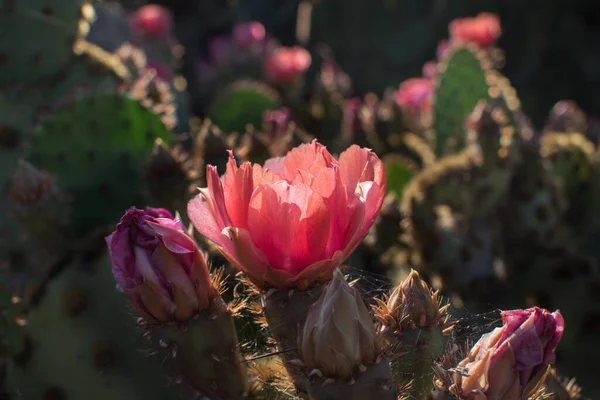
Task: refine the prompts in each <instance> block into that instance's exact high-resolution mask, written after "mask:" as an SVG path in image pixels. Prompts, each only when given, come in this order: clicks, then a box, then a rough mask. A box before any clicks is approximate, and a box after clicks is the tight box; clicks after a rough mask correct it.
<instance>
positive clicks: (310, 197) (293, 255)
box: [248, 181, 329, 274]
mask: <svg viewBox="0 0 600 400" xmlns="http://www.w3.org/2000/svg"><path fill="white" fill-rule="evenodd" d="M248 231H249V232H250V236H251V237H252V241H253V242H254V244H255V245H256V247H257V248H258V249H260V250H261V251H262V252H263V253H264V255H265V257H266V258H267V260H268V262H269V265H270V266H271V267H272V268H274V269H283V270H287V271H289V272H291V273H293V274H296V273H298V272H300V271H302V269H304V268H306V267H307V266H309V265H311V264H312V263H314V262H316V261H318V260H320V259H321V258H322V255H323V253H324V250H325V248H326V246H327V236H328V234H329V212H328V210H327V207H326V206H325V202H324V201H323V199H322V198H321V196H319V195H318V194H317V193H315V192H313V191H312V190H311V189H310V188H309V187H308V186H306V185H302V184H299V185H294V186H291V185H289V184H288V183H287V182H285V181H281V182H277V183H274V184H270V185H264V186H261V187H259V188H257V189H256V191H255V192H254V194H253V195H252V199H251V200H250V209H249V212H248Z"/></svg>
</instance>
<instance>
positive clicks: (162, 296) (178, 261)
mask: <svg viewBox="0 0 600 400" xmlns="http://www.w3.org/2000/svg"><path fill="white" fill-rule="evenodd" d="M106 243H107V245H108V250H109V253H110V257H111V259H112V264H113V267H112V272H113V276H114V277H115V280H116V282H117V284H118V285H119V287H120V289H121V290H122V291H123V292H124V293H125V295H126V296H127V297H128V298H129V300H130V302H131V305H132V306H133V308H134V309H135V310H136V311H137V312H138V313H139V314H140V315H141V316H142V317H144V319H146V320H147V321H148V322H149V323H165V322H171V321H182V322H183V321H186V320H188V319H190V318H192V317H193V316H194V315H195V314H196V313H197V312H198V311H202V310H204V309H206V308H208V306H209V304H210V302H211V300H212V299H213V298H214V297H215V296H216V294H217V293H216V290H215V289H214V288H213V285H212V282H211V279H210V275H209V272H208V268H207V266H206V262H205V260H204V257H203V256H202V254H201V253H200V250H199V249H198V247H197V246H196V243H195V242H194V240H193V239H192V238H191V237H190V236H188V234H187V233H186V232H185V231H184V227H183V224H182V223H181V221H179V219H177V218H173V216H172V215H171V214H170V213H169V212H168V211H167V210H164V209H160V208H150V207H147V208H146V210H145V211H144V210H138V209H136V208H134V207H132V208H130V209H129V210H127V212H126V213H125V215H124V216H123V217H122V218H121V221H120V222H119V224H118V225H117V227H116V230H115V231H114V232H113V233H112V234H111V235H110V236H108V237H107V238H106Z"/></svg>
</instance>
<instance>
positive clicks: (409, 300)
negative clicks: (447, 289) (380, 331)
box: [376, 271, 445, 331]
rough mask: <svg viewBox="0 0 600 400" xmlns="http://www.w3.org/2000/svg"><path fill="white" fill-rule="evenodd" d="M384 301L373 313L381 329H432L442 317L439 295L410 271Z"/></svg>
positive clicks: (416, 274)
mask: <svg viewBox="0 0 600 400" xmlns="http://www.w3.org/2000/svg"><path fill="white" fill-rule="evenodd" d="M386 300H387V301H385V303H384V302H383V301H381V302H379V304H378V308H377V310H378V312H377V313H376V314H377V317H378V319H380V320H381V321H382V322H383V324H384V326H389V327H393V328H394V329H395V330H399V331H403V330H405V329H414V328H426V327H433V326H436V325H438V324H439V323H440V322H441V321H442V319H443V318H444V317H445V313H444V309H443V308H442V309H441V310H440V302H439V300H438V293H437V292H433V291H432V290H431V289H430V288H429V286H428V285H427V283H425V281H424V280H422V279H421V277H420V276H419V274H418V273H417V272H416V271H411V273H410V274H409V275H408V277H407V278H406V279H405V280H404V281H403V282H402V283H401V284H400V285H398V286H397V287H396V288H395V289H394V291H393V292H392V293H391V294H390V295H389V297H388V298H387V299H386Z"/></svg>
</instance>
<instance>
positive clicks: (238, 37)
mask: <svg viewBox="0 0 600 400" xmlns="http://www.w3.org/2000/svg"><path fill="white" fill-rule="evenodd" d="M265 35H266V31H265V27H264V26H263V24H261V23H260V22H256V21H250V22H243V23H241V24H237V25H236V26H234V27H233V32H232V37H233V42H234V43H235V44H236V45H237V46H238V47H239V48H240V49H249V48H251V47H253V46H254V45H256V44H259V43H261V42H262V41H263V40H264V39H265Z"/></svg>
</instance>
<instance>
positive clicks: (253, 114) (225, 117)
mask: <svg viewBox="0 0 600 400" xmlns="http://www.w3.org/2000/svg"><path fill="white" fill-rule="evenodd" d="M279 101H280V100H279V95H278V94H277V92H275V91H274V90H273V89H271V88H270V87H269V86H267V85H265V84H263V83H260V82H236V83H234V84H232V85H231V86H230V87H229V88H228V89H226V90H225V91H224V92H223V93H221V95H220V96H218V97H217V98H216V99H215V100H214V102H213V103H212V105H211V108H210V111H209V118H210V119H211V120H212V122H213V123H214V124H215V125H217V126H218V127H219V128H221V129H222V130H223V131H225V132H233V131H235V132H244V131H245V130H246V125H247V124H251V125H254V126H255V127H260V126H261V124H262V117H263V112H265V111H267V110H274V109H276V108H277V107H278V106H279Z"/></svg>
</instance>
